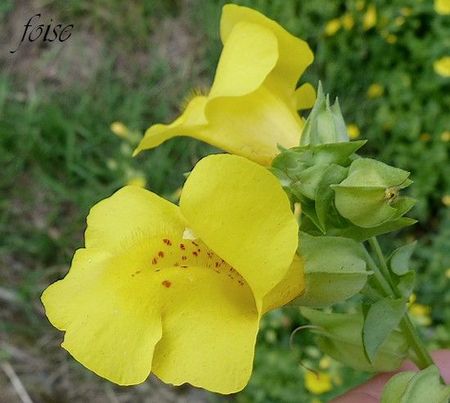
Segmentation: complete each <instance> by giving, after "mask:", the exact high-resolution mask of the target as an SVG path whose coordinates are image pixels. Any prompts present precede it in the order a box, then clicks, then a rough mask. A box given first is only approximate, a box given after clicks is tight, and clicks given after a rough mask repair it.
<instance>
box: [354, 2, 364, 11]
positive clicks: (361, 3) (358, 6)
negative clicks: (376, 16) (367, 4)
mask: <svg viewBox="0 0 450 403" xmlns="http://www.w3.org/2000/svg"><path fill="white" fill-rule="evenodd" d="M355 7H356V9H357V10H358V11H362V10H363V8H364V0H358V1H357V2H356V6H355Z"/></svg>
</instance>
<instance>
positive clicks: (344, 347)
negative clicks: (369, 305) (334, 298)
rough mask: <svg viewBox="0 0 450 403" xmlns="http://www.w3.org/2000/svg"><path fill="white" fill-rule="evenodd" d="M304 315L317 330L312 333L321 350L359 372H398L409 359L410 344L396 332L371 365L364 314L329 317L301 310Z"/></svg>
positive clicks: (315, 311) (382, 346)
mask: <svg viewBox="0 0 450 403" xmlns="http://www.w3.org/2000/svg"><path fill="white" fill-rule="evenodd" d="M301 313H302V315H303V316H305V317H306V318H307V319H308V320H309V321H310V322H311V323H312V324H313V325H315V326H317V329H314V330H312V332H313V333H314V334H315V335H316V337H317V343H318V346H319V348H320V350H321V351H323V352H324V353H326V354H328V355H330V356H331V357H333V358H334V359H336V360H338V361H341V362H342V363H344V364H346V365H348V366H350V367H352V368H354V369H356V370H359V371H375V372H381V371H394V370H396V369H398V368H399V367H400V365H401V364H402V362H403V360H404V359H405V358H406V357H407V354H408V342H407V341H406V339H405V338H404V337H403V335H402V333H401V332H399V331H396V330H395V331H393V332H392V333H391V334H390V336H389V337H388V338H387V339H386V340H385V342H384V343H383V344H382V345H381V347H380V348H379V350H378V352H377V355H376V357H375V358H374V360H373V362H372V363H370V362H369V361H368V359H367V357H366V355H365V353H364V347H363V342H362V328H363V323H364V318H363V315H362V313H355V314H347V313H346V314H344V313H325V312H322V311H318V310H315V309H310V308H301Z"/></svg>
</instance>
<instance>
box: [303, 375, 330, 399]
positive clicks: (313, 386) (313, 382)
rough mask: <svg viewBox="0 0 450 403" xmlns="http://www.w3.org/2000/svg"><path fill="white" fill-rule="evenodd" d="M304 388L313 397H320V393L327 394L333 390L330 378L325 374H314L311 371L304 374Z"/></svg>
mask: <svg viewBox="0 0 450 403" xmlns="http://www.w3.org/2000/svg"><path fill="white" fill-rule="evenodd" d="M305 388H306V389H307V390H308V391H309V392H311V393H313V394H315V395H321V394H322V393H326V392H329V391H330V390H331V389H333V383H332V382H331V376H330V375H329V374H327V373H326V372H317V373H315V372H312V371H307V372H306V374H305Z"/></svg>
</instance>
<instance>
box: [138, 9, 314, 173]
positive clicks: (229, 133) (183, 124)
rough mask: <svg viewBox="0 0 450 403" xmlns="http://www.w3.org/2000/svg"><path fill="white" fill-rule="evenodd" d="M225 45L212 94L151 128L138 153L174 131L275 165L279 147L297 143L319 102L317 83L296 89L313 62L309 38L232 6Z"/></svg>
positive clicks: (226, 15)
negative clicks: (304, 112) (307, 112)
mask: <svg viewBox="0 0 450 403" xmlns="http://www.w3.org/2000/svg"><path fill="white" fill-rule="evenodd" d="M220 36H221V39H222V42H223V50H222V54H221V56H220V60H219V64H218V66H217V70H216V76H215V78H214V82H213V85H212V87H211V90H210V92H209V94H208V95H206V96H205V95H199V96H195V97H194V98H192V99H191V101H190V102H189V104H188V105H187V106H186V109H185V110H184V112H183V113H182V114H181V116H179V117H178V118H177V119H176V120H175V121H173V122H172V123H170V124H168V125H166V124H156V125H153V126H151V127H150V128H149V129H147V131H146V133H145V136H144V138H143V139H142V140H141V142H140V144H139V145H138V147H137V149H136V150H135V154H137V153H139V152H140V151H142V150H146V149H150V148H154V147H157V146H158V145H160V144H161V143H163V142H165V141H166V140H169V139H170V138H172V137H175V136H189V137H194V138H196V139H198V140H201V141H204V142H206V143H209V144H212V145H214V146H215V147H218V148H221V149H223V150H225V151H227V152H230V153H233V154H238V155H241V156H244V157H246V158H249V159H251V160H253V161H256V162H258V163H260V164H262V165H270V163H271V162H272V159H273V158H274V157H275V156H276V155H277V154H278V153H279V148H278V145H281V146H283V147H286V148H290V147H294V146H296V145H298V143H299V139H300V135H301V132H302V130H303V126H304V122H303V119H302V118H301V117H300V116H299V114H298V110H301V109H307V108H310V107H312V105H313V104H314V101H315V90H314V88H313V87H312V86H311V85H310V84H304V85H302V86H300V87H299V88H296V86H297V82H298V80H299V78H300V76H301V75H302V74H303V72H304V71H305V69H306V68H307V67H308V66H309V65H310V64H311V63H312V61H313V53H312V52H311V49H310V48H309V46H308V44H307V43H306V42H304V41H302V40H301V39H298V38H296V37H295V36H293V35H291V34H290V33H289V32H287V31H286V30H285V29H284V28H283V27H281V26H280V25H279V24H278V23H276V22H275V21H273V20H270V19H269V18H267V17H265V16H264V15H263V14H261V13H259V12H257V11H255V10H252V9H250V8H247V7H241V6H237V5H235V4H227V5H225V6H224V8H223V12H222V18H221V23H220Z"/></svg>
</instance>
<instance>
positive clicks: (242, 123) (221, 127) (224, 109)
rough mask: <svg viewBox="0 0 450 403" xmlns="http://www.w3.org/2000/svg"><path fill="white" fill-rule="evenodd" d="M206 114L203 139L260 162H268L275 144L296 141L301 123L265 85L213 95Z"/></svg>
mask: <svg viewBox="0 0 450 403" xmlns="http://www.w3.org/2000/svg"><path fill="white" fill-rule="evenodd" d="M207 117H208V121H209V123H210V124H209V127H208V132H207V137H206V136H205V137H204V141H206V142H208V143H210V144H213V145H215V146H216V147H219V148H221V149H223V150H226V151H228V152H231V153H233V154H237V155H241V156H243V157H246V158H249V159H251V160H253V161H255V162H258V163H259V164H262V165H270V163H271V162H272V160H273V158H274V157H275V156H276V155H277V154H278V153H279V150H278V147H277V146H278V144H280V145H282V146H283V147H286V148H290V147H294V146H296V145H298V143H299V139H300V134H301V131H302V128H303V126H304V125H303V122H302V121H301V119H300V117H299V116H298V115H297V113H296V111H295V108H292V109H291V108H289V107H288V106H287V105H286V103H285V102H284V101H283V100H282V99H281V98H279V97H276V96H275V95H274V94H273V93H272V92H270V91H269V90H267V89H266V88H265V87H261V88H259V89H258V90H257V91H255V92H253V93H252V94H249V95H246V96H243V97H239V98H233V99H231V98H216V99H214V100H213V101H212V102H210V103H209V104H208V107H207ZM198 138H200V136H198Z"/></svg>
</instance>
